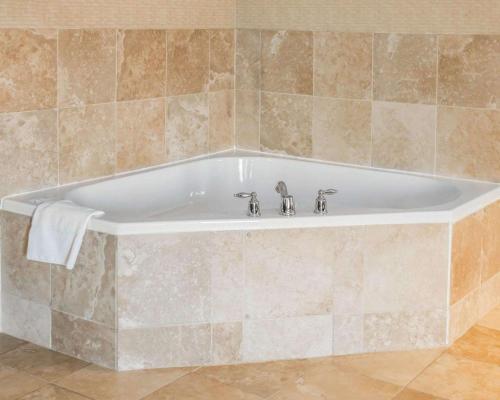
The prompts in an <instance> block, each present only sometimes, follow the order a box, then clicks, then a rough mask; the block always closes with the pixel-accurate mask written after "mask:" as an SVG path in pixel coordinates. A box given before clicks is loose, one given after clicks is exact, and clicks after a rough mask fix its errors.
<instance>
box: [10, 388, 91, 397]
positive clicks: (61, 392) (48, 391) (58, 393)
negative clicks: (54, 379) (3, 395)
mask: <svg viewBox="0 0 500 400" xmlns="http://www.w3.org/2000/svg"><path fill="white" fill-rule="evenodd" d="M19 400H88V397H83V396H81V395H79V394H77V393H74V392H70V391H69V390H66V389H63V388H60V387H59V386H55V385H47V386H44V387H42V388H41V389H38V390H36V391H34V392H32V393H29V394H27V395H26V396H23V397H21V398H20V399H19Z"/></svg>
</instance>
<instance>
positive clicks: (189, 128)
mask: <svg viewBox="0 0 500 400" xmlns="http://www.w3.org/2000/svg"><path fill="white" fill-rule="evenodd" d="M166 115H167V116H166V125H167V126H166V146H167V161H176V160H180V159H183V158H189V157H194V156H199V155H202V154H206V153H208V137H209V121H208V118H209V117H208V115H209V112H208V95H207V94H204V93H200V94H193V95H187V96H179V97H170V98H168V99H167V111H166Z"/></svg>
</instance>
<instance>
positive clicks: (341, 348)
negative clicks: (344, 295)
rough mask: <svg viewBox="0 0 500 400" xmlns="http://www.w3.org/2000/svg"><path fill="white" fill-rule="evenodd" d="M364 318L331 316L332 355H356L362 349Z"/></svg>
mask: <svg viewBox="0 0 500 400" xmlns="http://www.w3.org/2000/svg"><path fill="white" fill-rule="evenodd" d="M363 325H364V317H363V315H362V314H360V315H334V316H333V354H335V355H343V354H356V353H362V352H363V349H364V338H363V336H364V335H363V329H364V328H363Z"/></svg>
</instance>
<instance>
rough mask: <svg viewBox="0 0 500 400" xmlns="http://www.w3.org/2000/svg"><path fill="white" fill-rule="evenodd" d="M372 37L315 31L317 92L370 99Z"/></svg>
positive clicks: (322, 94) (315, 92)
mask: <svg viewBox="0 0 500 400" xmlns="http://www.w3.org/2000/svg"><path fill="white" fill-rule="evenodd" d="M372 38H373V36H372V35H371V34H366V33H336V32H315V33H314V95H315V96H328V97H340V98H347V99H370V98H371V94H372Z"/></svg>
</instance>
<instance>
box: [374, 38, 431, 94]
mask: <svg viewBox="0 0 500 400" xmlns="http://www.w3.org/2000/svg"><path fill="white" fill-rule="evenodd" d="M373 51H374V54H373V63H374V64H373V98H374V100H385V101H398V102H402V103H423V104H436V70H437V65H436V63H437V40H436V36H435V35H409V34H396V33H389V34H387V33H376V34H375V36H374V45H373Z"/></svg>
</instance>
